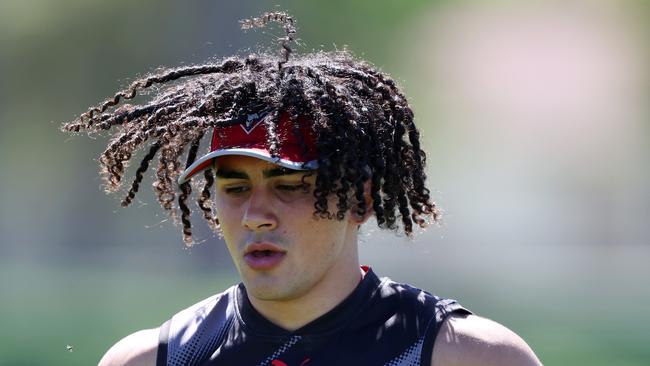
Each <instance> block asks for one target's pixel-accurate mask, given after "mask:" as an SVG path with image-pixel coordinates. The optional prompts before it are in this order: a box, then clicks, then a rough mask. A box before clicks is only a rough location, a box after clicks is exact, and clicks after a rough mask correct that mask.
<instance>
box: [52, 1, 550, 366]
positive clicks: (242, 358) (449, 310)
mask: <svg viewBox="0 0 650 366" xmlns="http://www.w3.org/2000/svg"><path fill="white" fill-rule="evenodd" d="M270 21H279V22H281V23H282V24H283V25H284V29H285V31H286V34H287V36H286V37H285V38H284V39H283V40H282V50H283V57H282V58H281V59H280V60H278V59H276V58H275V57H273V56H269V55H251V56H248V57H247V58H245V59H241V58H230V59H227V60H225V61H223V62H221V63H216V64H207V65H202V66H196V67H187V68H181V69H174V70H169V71H166V72H165V73H164V74H161V75H154V76H150V77H147V78H144V79H142V80H138V81H136V82H135V83H133V84H132V86H131V87H130V88H128V89H127V90H124V91H121V92H118V93H117V94H116V95H115V97H114V98H112V99H109V100H107V101H106V102H105V103H104V104H102V105H101V106H99V107H96V108H92V109H91V110H89V111H88V112H87V113H85V114H84V115H82V116H81V117H80V118H79V119H78V120H76V121H73V122H71V123H68V124H66V125H65V126H64V129H65V130H66V131H72V132H77V131H80V130H82V129H85V130H89V131H97V130H109V129H111V128H113V127H115V128H116V129H117V133H116V134H115V137H114V139H113V140H112V141H111V143H110V144H109V146H108V148H107V149H106V151H105V152H104V153H103V154H102V156H101V158H100V164H101V166H102V172H103V175H104V178H105V180H106V182H107V188H108V190H109V191H114V190H116V189H118V188H119V187H120V184H121V180H122V178H123V175H124V167H125V165H127V163H128V162H129V161H130V159H131V157H132V154H133V153H134V152H135V151H136V150H138V149H140V148H142V147H144V146H145V145H146V144H150V147H149V150H148V153H147V154H146V155H145V157H144V158H143V160H142V161H141V163H140V166H139V167H138V169H137V171H136V173H135V179H134V181H133V183H132V184H131V188H130V189H129V191H128V193H127V195H126V197H125V199H124V201H123V205H124V206H127V205H128V204H130V202H131V200H132V199H133V197H134V195H135V194H136V192H137V191H138V188H139V184H140V183H141V181H142V177H143V174H144V173H145V172H146V170H147V169H148V166H149V163H150V161H151V160H152V159H153V158H154V157H156V156H157V155H158V156H159V164H158V169H157V172H156V181H155V182H154V187H155V191H156V195H157V197H158V200H159V201H160V203H161V205H162V207H163V208H164V209H165V210H167V211H169V212H170V214H171V215H172V216H173V217H175V218H176V217H177V215H178V212H177V211H180V221H181V222H182V224H183V235H184V240H185V242H186V243H187V244H188V245H191V243H192V231H191V223H190V220H189V217H190V213H191V210H190V209H189V207H188V205H187V203H186V201H187V199H188V198H189V196H190V195H191V193H192V188H191V187H192V186H191V184H190V182H191V181H197V180H198V179H200V178H201V177H202V178H203V181H204V184H203V186H202V189H201V192H200V194H199V195H198V200H197V205H198V207H199V208H200V211H201V212H202V214H203V216H204V218H205V219H206V220H207V221H208V222H209V223H210V224H211V225H212V226H213V227H214V228H215V229H216V230H219V231H220V233H221V234H222V235H223V238H224V239H225V242H226V245H227V247H228V250H229V252H230V255H231V256H232V259H233V261H234V263H235V266H236V268H237V270H238V272H239V274H240V276H241V279H242V283H240V284H239V285H236V286H233V287H231V288H230V289H227V290H226V291H224V292H222V293H220V294H217V295H214V296H212V297H210V298H208V299H205V300H203V301H201V302H199V303H197V304H195V305H193V306H191V307H189V308H187V309H185V310H183V311H181V312H179V313H177V314H176V315H174V316H173V317H172V318H171V319H170V320H168V321H167V322H165V323H164V324H163V325H162V326H161V327H159V328H156V329H150V330H143V331H140V332H136V333H134V334H132V335H130V336H128V337H126V338H124V339H122V340H121V341H119V342H118V343H117V344H115V345H114V346H113V347H112V348H111V349H110V350H109V351H108V352H107V353H106V355H105V356H104V357H103V358H102V360H101V361H100V365H102V366H108V365H272V366H280V365H285V366H286V365H289V366H298V365H308V366H316V365H436V366H437V365H501V366H504V365H505V366H507V365H539V364H540V362H539V360H538V359H537V358H536V357H535V355H534V354H533V352H532V351H531V349H530V348H529V347H528V346H527V345H526V343H525V342H524V341H523V340H522V339H521V338H520V337H519V336H517V335H516V334H515V333H513V332H512V331H510V330H508V329H507V328H505V327H503V326H502V325H499V324H498V323H495V322H492V321H490V320H488V319H485V318H481V317H478V316H476V315H473V314H472V313H471V312H470V311H468V310H466V309H464V308H463V307H462V306H461V305H459V304H458V303H457V302H456V301H454V300H450V299H441V298H439V297H436V296H434V295H431V294H429V293H426V292H424V291H422V290H419V289H416V288H413V287H411V286H408V285H405V284H399V283H395V282H393V281H391V280H389V279H387V278H383V279H380V278H379V277H377V275H375V274H374V273H373V271H372V270H371V269H370V268H368V267H365V266H362V267H360V265H359V258H358V254H357V236H358V230H359V227H360V226H361V225H362V224H363V223H365V222H366V220H367V219H368V218H369V217H370V216H373V215H374V216H375V218H376V220H377V223H378V224H379V226H380V227H382V228H387V229H392V230H399V229H400V228H401V230H403V231H404V232H405V233H406V234H407V235H411V234H412V231H413V223H416V224H417V225H419V226H422V227H424V226H426V225H427V223H428V222H430V221H435V220H436V219H437V218H438V212H437V209H436V207H435V205H434V204H433V203H432V202H431V200H430V197H429V191H428V190H427V188H426V187H425V184H424V183H425V174H424V162H425V154H424V152H423V151H422V150H421V149H420V142H419V133H418V130H417V128H416V127H415V124H414V122H413V113H412V111H411V108H410V107H409V105H408V102H407V100H406V98H405V96H404V95H403V94H402V92H401V91H400V90H399V88H398V87H397V86H396V84H395V82H394V81H393V80H392V79H390V78H389V77H388V76H387V75H385V74H383V73H381V72H379V71H377V70H376V69H374V68H373V67H372V66H371V65H369V64H368V63H366V62H364V61H359V60H356V59H354V58H353V57H352V56H350V55H349V54H347V53H316V54H308V55H304V56H300V57H296V58H293V59H291V60H290V59H289V54H290V52H291V49H290V48H289V46H288V44H289V42H290V41H291V40H292V39H293V36H294V33H295V30H294V28H293V22H292V19H291V18H290V17H289V16H288V15H286V14H284V13H267V14H264V15H263V16H262V17H261V18H255V19H253V20H249V21H244V26H245V27H251V26H264V25H265V24H266V23H268V22H270ZM181 79H184V80H181ZM154 84H164V85H165V84H166V85H168V86H167V87H166V88H162V89H161V90H160V91H159V92H158V93H157V94H156V95H155V96H154V97H153V99H152V100H151V101H150V102H149V103H147V104H145V105H137V106H133V105H121V106H119V107H118V108H114V109H111V107H113V106H116V105H118V104H120V101H121V100H122V99H132V98H134V97H135V95H136V93H137V92H138V91H140V90H143V89H146V88H149V87H150V86H152V85H154ZM208 136H209V137H210V141H211V143H210V148H209V150H208V151H207V153H205V154H204V155H202V156H201V157H199V158H198V159H197V156H198V151H199V148H200V144H201V141H202V140H203V139H204V137H208ZM150 141H152V142H150ZM185 151H187V159H186V160H185V166H184V168H183V167H181V161H180V159H181V157H182V156H183V155H184V154H185ZM176 182H177V183H178V188H180V192H181V193H180V195H179V196H178V200H176V190H177V188H176V184H175V183H176ZM398 220H399V221H398ZM398 222H399V223H400V225H398Z"/></svg>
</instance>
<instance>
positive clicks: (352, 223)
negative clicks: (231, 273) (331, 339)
mask: <svg viewBox="0 0 650 366" xmlns="http://www.w3.org/2000/svg"><path fill="white" fill-rule="evenodd" d="M274 168H278V166H277V165H274V164H271V163H269V162H266V161H264V160H260V159H256V158H252V157H246V156H224V157H220V158H219V159H217V163H216V172H217V174H216V175H217V180H216V187H217V188H216V196H215V206H216V211H217V215H218V218H219V222H220V223H221V229H222V232H223V236H224V239H225V241H226V245H227V246H228V250H229V251H230V255H231V256H232V259H233V261H234V263H235V266H236V267H237V270H238V271H239V274H240V276H241V278H242V281H243V282H244V284H245V285H246V290H247V293H248V297H249V299H250V301H251V303H252V304H253V306H254V307H255V308H256V309H257V310H258V311H259V312H260V313H261V314H262V315H264V316H265V317H266V318H268V319H269V320H271V321H272V322H274V323H275V324H277V325H279V326H281V327H283V328H285V329H289V330H294V329H297V328H299V327H301V326H303V325H305V324H307V323H308V322H309V321H311V320H313V319H316V318H317V317H318V316H320V315H322V314H324V313H326V312H327V311H329V310H330V309H332V308H333V307H334V306H336V305H337V304H338V303H340V302H341V301H342V300H343V299H344V298H345V297H346V296H347V295H349V294H350V293H351V292H352V291H353V290H354V288H355V287H356V285H357V284H358V283H359V281H360V280H361V271H360V269H359V259H358V253H357V241H356V240H357V233H358V226H359V225H360V224H361V223H363V221H365V219H366V218H367V217H368V216H369V214H370V213H369V212H368V213H367V214H366V215H365V216H364V217H359V216H357V215H353V214H350V213H349V212H348V214H347V215H346V216H345V217H344V218H343V220H340V221H339V220H335V219H332V220H328V219H321V218H316V217H315V216H314V215H313V214H312V213H313V211H314V197H313V193H312V190H313V187H314V186H315V179H316V178H315V175H314V174H311V172H304V171H291V173H293V174H286V175H280V176H276V177H268V172H269V171H271V170H272V169H274ZM224 173H227V174H224ZM224 175H227V176H228V177H224ZM233 176H241V178H233ZM330 205H331V206H333V205H334V202H330ZM260 242H267V243H271V244H273V245H276V246H277V247H279V248H282V250H285V251H286V252H285V256H284V258H283V259H282V261H281V262H280V263H279V265H277V266H276V267H274V268H272V269H270V270H264V271H260V270H255V269H253V268H251V267H250V266H249V265H248V264H246V262H245V261H244V253H245V250H246V248H247V246H248V245H250V244H252V243H260Z"/></svg>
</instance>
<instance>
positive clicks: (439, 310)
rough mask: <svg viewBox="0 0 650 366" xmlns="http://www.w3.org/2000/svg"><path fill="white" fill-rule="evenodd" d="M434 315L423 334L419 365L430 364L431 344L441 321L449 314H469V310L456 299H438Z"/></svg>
mask: <svg viewBox="0 0 650 366" xmlns="http://www.w3.org/2000/svg"><path fill="white" fill-rule="evenodd" d="M434 308H435V316H434V317H433V318H432V319H431V321H430V322H429V325H428V326H427V330H426V333H425V335H424V342H423V344H422V351H421V356H420V365H422V366H428V365H431V357H432V356H433V346H434V344H435V342H436V337H437V336H438V333H439V331H440V327H441V326H442V323H444V321H445V320H446V319H447V318H448V317H449V316H450V315H469V314H472V312H471V311H469V310H467V309H465V308H464V307H463V306H462V305H461V304H459V303H458V301H456V300H453V299H438V301H437V302H436V304H435V306H434Z"/></svg>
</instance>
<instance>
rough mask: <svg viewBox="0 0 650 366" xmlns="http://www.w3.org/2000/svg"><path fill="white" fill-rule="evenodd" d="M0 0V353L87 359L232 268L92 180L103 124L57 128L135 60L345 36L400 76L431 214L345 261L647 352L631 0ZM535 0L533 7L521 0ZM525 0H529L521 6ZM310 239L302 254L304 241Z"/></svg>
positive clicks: (635, 12)
mask: <svg viewBox="0 0 650 366" xmlns="http://www.w3.org/2000/svg"><path fill="white" fill-rule="evenodd" d="M260 3H261V2H256V1H238V2H234V1H233V2H228V3H226V2H222V1H207V0H206V1H171V0H166V1H160V0H159V1H153V0H147V1H126V0H114V1H101V2H100V1H86V0H60V1H47V0H21V1H19V0H4V1H2V2H0V203H1V204H0V215H1V216H0V217H1V221H0V230H1V235H0V243H1V245H0V365H11V366H19V365H91V364H96V363H97V361H98V360H99V358H100V357H101V355H103V353H104V352H105V351H106V350H107V349H108V347H110V345H112V344H113V343H115V342H116V341H117V340H119V339H120V338H121V337H123V336H125V335H127V334H129V333H131V332H133V331H136V330H138V329H143V328H151V327H156V326H158V325H160V324H161V323H162V322H164V321H165V320H166V319H168V317H170V316H171V315H172V314H173V313H175V312H176V311H178V310H179V309H182V308H183V307H186V306H188V305H190V304H193V303H195V302H196V301H198V300H200V299H202V298H205V297H208V296H209V295H211V294H213V293H216V292H220V291H222V290H224V289H225V288H227V287H228V286H230V284H232V283H234V282H236V281H237V274H236V272H235V270H234V267H233V266H232V264H231V263H230V259H229V257H228V254H227V252H226V250H225V249H224V246H223V243H222V242H220V241H219V240H218V239H217V238H216V237H214V236H213V235H211V234H210V232H209V230H208V228H207V226H206V225H204V224H203V223H202V221H201V220H200V219H199V218H196V219H195V220H194V222H195V226H196V230H197V235H198V237H199V238H200V239H201V240H202V243H201V244H200V245H198V246H195V247H194V248H192V249H191V250H187V249H184V247H183V244H182V240H181V235H180V230H179V228H178V227H174V226H173V225H172V224H171V223H170V222H168V221H165V219H166V216H165V215H164V214H162V212H161V211H162V210H161V209H160V208H159V207H158V206H157V203H156V202H155V200H154V199H153V198H152V195H151V190H150V189H144V190H143V191H142V194H141V195H140V196H139V200H138V201H137V202H136V203H135V204H134V205H133V207H131V208H128V209H122V208H121V207H120V206H119V200H118V199H116V198H115V197H111V196H106V195H105V194H104V193H103V192H102V189H101V182H100V180H99V178H98V174H97V165H96V158H97V156H98V155H99V153H100V152H101V151H102V150H103V147H104V146H105V144H106V141H107V139H106V138H105V137H104V138H103V137H99V138H97V139H96V140H91V139H87V138H85V137H84V136H79V137H74V138H71V137H69V136H67V135H64V134H62V133H60V132H59V130H58V127H59V125H60V124H61V123H62V122H66V121H68V120H71V119H74V118H75V117H76V116H78V115H79V114H80V113H81V112H83V111H85V110H86V108H87V107H89V106H91V105H95V104H97V103H98V102H100V101H102V100H103V99H104V98H106V97H108V96H109V95H112V94H113V93H114V92H115V91H116V90H118V89H119V88H121V87H124V86H126V85H128V83H129V82H130V81H132V80H133V79H134V78H136V77H137V76H142V75H145V74H147V73H149V72H152V71H154V70H155V69H156V68H158V67H161V66H176V65H182V64H186V65H187V64H195V63H198V62H203V61H206V60H209V59H211V58H215V57H216V58H220V57H223V56H227V55H230V54H233V53H239V54H246V53H247V52H249V51H250V50H256V49H259V48H260V47H261V48H267V47H271V48H275V47H276V45H275V39H276V38H277V37H279V36H281V35H282V32H281V31H280V30H279V29H278V28H277V27H271V28H269V29H267V30H266V31H264V32H262V31H259V30H258V31H248V32H242V31H240V30H239V28H238V22H237V21H238V20H239V19H242V18H245V17H249V16H256V15H259V14H261V13H262V12H263V11H265V10H273V9H283V10H288V11H289V12H290V13H292V14H293V15H294V17H295V18H296V19H297V21H298V23H297V24H298V28H299V29H298V36H299V37H300V38H301V41H300V46H299V47H298V51H299V52H308V51H311V50H314V49H325V50H331V49H335V48H339V49H341V48H343V47H345V46H346V45H347V47H348V48H349V49H351V50H352V51H353V52H354V53H355V54H357V55H359V56H362V57H364V58H366V59H368V60H370V61H371V62H373V63H374V64H375V65H377V66H378V67H380V68H381V69H383V70H384V71H386V72H388V73H390V74H391V75H392V76H393V77H394V78H396V79H397V80H398V82H399V83H400V84H401V86H402V87H403V88H404V89H405V90H406V92H407V94H408V95H409V97H410V101H411V103H412V105H413V108H414V110H415V113H416V119H417V123H418V124H419V126H420V128H421V130H422V134H423V139H424V145H425V147H426V150H427V152H428V175H429V178H430V187H431V189H432V192H433V195H434V198H435V200H436V201H437V202H438V203H439V204H440V206H441V207H442V208H443V209H444V211H445V217H444V222H443V223H442V225H441V226H440V227H432V228H430V229H429V230H427V231H426V232H424V233H421V234H420V235H419V236H417V237H416V238H415V239H414V240H412V241H408V240H406V239H405V238H403V237H400V236H396V235H393V234H391V233H384V232H380V231H379V230H377V229H373V228H372V227H371V226H368V227H366V228H365V229H364V231H363V234H362V238H361V244H360V247H361V257H362V262H363V263H366V264H370V265H372V266H373V268H374V269H375V271H376V272H378V273H379V274H381V275H384V276H390V277H392V278H393V279H395V280H397V281H401V282H409V283H412V284H414V285H417V286H420V287H423V288H425V289H427V290H429V291H431V292H435V293H436V294H438V295H441V296H445V297H452V298H457V299H459V300H460V301H461V303H463V304H464V305H465V306H467V307H468V308H470V309H472V310H473V311H474V312H476V313H477V314H479V315H482V316H485V317H488V318H492V319H494V320H496V321H499V322H501V323H503V324H504V325H506V326H508V327H509V328H511V329H513V330H514V331H516V332H517V333H518V334H520V335H521V336H522V337H523V338H524V339H525V340H526V341H527V342H528V343H529V344H530V345H531V347H532V348H533V349H534V350H535V351H536V353H537V355H538V356H539V357H540V359H541V360H542V362H544V363H545V364H547V365H591V366H596V365H647V364H648V362H649V361H648V360H650V315H649V314H648V312H649V311H650V266H648V264H647V263H648V260H649V259H650V229H649V224H648V221H649V220H648V219H649V218H650V169H648V162H649V159H648V158H649V157H650V122H648V121H649V119H648V117H649V115H650V113H649V107H648V105H649V103H648V100H649V99H648V97H649V94H650V93H649V88H648V86H649V83H648V81H649V72H648V71H649V68H648V65H649V63H648V61H649V52H648V47H647V46H648V44H649V42H648V36H647V32H648V28H647V23H648V19H649V18H650V16H649V14H650V12H649V11H648V10H649V9H648V6H647V5H646V4H647V2H644V1H642V0H639V1H620V0H619V1H615V0H611V1H604V0H599V1H596V0H593V1H572V2H555V1H538V2H527V1H519V2H516V1H377V0H374V1H370V0H367V1H342V0H341V1H320V2H306V1H297V0H296V1H276V2H275V3H279V4H280V5H279V6H265V5H264V4H260ZM533 3H534V4H535V5H532V4H533ZM522 4H528V5H522ZM317 260H318V258H314V261H317Z"/></svg>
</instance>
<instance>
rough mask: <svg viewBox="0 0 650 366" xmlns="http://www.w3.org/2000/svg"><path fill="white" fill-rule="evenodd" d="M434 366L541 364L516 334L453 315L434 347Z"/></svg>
mask: <svg viewBox="0 0 650 366" xmlns="http://www.w3.org/2000/svg"><path fill="white" fill-rule="evenodd" d="M432 365H436V366H446V365H453V366H462V365H486V366H491V365H495V366H496V365H499V366H509V365H513V366H514V365H519V366H521V365H530V366H538V365H541V362H540V361H539V359H538V358H537V356H535V353H534V352H533V350H532V349H531V348H530V347H529V346H528V344H526V342H525V341H524V340H523V339H522V338H521V337H520V336H518V335H517V334H516V333H514V332H513V331H511V330H510V329H508V328H506V327H505V326H503V325H501V324H499V323H497V322H495V321H492V320H490V319H486V318H482V317H480V316H476V315H452V316H449V317H448V318H447V319H446V320H445V322H444V323H443V324H442V326H441V328H440V330H439V332H438V336H437V337H436V341H435V345H434V348H433V357H432Z"/></svg>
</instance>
